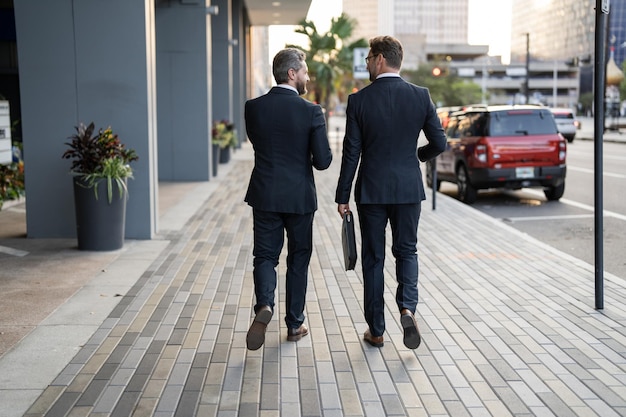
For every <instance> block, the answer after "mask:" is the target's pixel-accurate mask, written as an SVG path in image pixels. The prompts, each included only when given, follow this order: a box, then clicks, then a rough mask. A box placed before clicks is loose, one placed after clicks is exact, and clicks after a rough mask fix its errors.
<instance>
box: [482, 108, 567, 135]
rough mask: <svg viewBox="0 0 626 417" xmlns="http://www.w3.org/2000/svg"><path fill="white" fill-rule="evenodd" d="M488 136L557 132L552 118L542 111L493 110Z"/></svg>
mask: <svg viewBox="0 0 626 417" xmlns="http://www.w3.org/2000/svg"><path fill="white" fill-rule="evenodd" d="M490 116H491V117H490V118H489V136H524V135H550V134H555V133H557V129H556V124H555V123H554V118H553V117H552V115H551V114H550V113H547V112H543V111H501V112H493V113H491V114H490Z"/></svg>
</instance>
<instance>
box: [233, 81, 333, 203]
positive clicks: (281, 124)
mask: <svg viewBox="0 0 626 417" xmlns="http://www.w3.org/2000/svg"><path fill="white" fill-rule="evenodd" d="M244 111H245V121H246V131H247V134H248V138H249V139H250V142H251V143H252V146H253V147H254V169H253V171H252V175H251V177H250V183H249V185H248V191H247V193H246V197H245V201H246V202H247V203H248V204H249V205H250V206H252V207H254V208H256V209H259V210H263V211H271V212H279V213H297V214H304V213H311V212H314V211H315V210H317V195H316V190H315V180H314V178H313V167H315V168H316V169H318V170H323V169H326V168H328V167H329V166H330V163H331V161H332V152H331V150H330V145H329V144H328V136H327V133H326V121H325V119H324V114H323V113H322V108H321V107H320V106H319V105H316V104H313V103H311V102H310V101H307V100H305V99H303V98H302V97H300V96H299V95H298V94H297V93H296V92H295V91H292V90H289V89H286V88H283V87H273V88H272V89H271V90H270V91H269V92H268V93H267V94H265V95H263V96H260V97H257V98H255V99H252V100H248V101H247V102H246V104H245V109H244Z"/></svg>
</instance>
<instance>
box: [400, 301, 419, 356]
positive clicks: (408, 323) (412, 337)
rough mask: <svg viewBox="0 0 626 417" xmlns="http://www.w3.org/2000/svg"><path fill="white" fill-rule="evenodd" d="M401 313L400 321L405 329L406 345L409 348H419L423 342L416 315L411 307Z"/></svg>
mask: <svg viewBox="0 0 626 417" xmlns="http://www.w3.org/2000/svg"><path fill="white" fill-rule="evenodd" d="M400 314H401V315H400V323H401V324H402V329H403V330H404V346H406V347H408V348H409V349H417V347H418V346H419V345H420V343H421V342H422V338H421V336H420V331H419V329H418V328H417V321H416V320H415V316H414V315H413V313H411V311H410V310H409V309H406V308H404V309H402V312H401V313H400Z"/></svg>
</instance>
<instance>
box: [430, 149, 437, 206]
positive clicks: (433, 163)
mask: <svg viewBox="0 0 626 417" xmlns="http://www.w3.org/2000/svg"><path fill="white" fill-rule="evenodd" d="M430 162H431V166H432V178H433V183H432V190H433V210H435V209H436V208H437V158H433V159H431V161H430Z"/></svg>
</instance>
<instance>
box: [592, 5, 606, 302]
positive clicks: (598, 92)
mask: <svg viewBox="0 0 626 417" xmlns="http://www.w3.org/2000/svg"><path fill="white" fill-rule="evenodd" d="M608 15H609V0H596V33H595V53H596V59H595V63H594V86H595V90H594V107H595V115H594V118H593V140H594V147H593V149H594V164H593V173H594V193H593V198H594V206H595V208H594V241H595V245H594V249H595V251H594V255H595V294H596V309H598V310H601V309H603V308H604V242H603V229H604V224H603V218H602V215H603V212H604V204H603V192H602V169H603V168H602V141H603V136H604V91H605V88H606V72H605V69H606V37H607V36H606V26H607V20H608Z"/></svg>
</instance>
